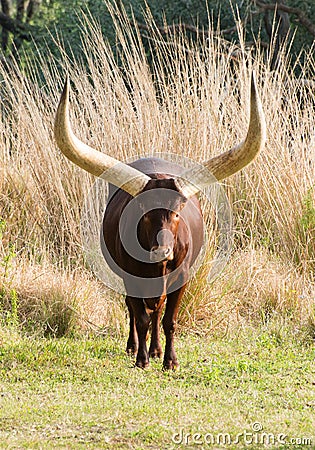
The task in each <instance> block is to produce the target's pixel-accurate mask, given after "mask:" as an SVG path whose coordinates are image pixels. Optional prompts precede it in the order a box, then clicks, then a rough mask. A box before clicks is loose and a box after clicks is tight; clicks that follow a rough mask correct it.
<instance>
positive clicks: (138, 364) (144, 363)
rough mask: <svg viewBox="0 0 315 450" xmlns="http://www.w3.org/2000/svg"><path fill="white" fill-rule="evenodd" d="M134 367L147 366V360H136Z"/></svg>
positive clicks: (144, 367)
mask: <svg viewBox="0 0 315 450" xmlns="http://www.w3.org/2000/svg"><path fill="white" fill-rule="evenodd" d="M135 367H139V369H146V368H147V367H149V361H137V362H136V365H135Z"/></svg>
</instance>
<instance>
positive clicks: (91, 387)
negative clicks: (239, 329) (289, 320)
mask: <svg viewBox="0 0 315 450" xmlns="http://www.w3.org/2000/svg"><path fill="white" fill-rule="evenodd" d="M0 339H1V340H0V342H1V345H0V371H1V373H0V379H1V382H0V447H1V448H23V449H24V448H45V449H46V448H48V449H49V448H70V449H72V448H73V449H78V448H79V449H80V448H82V449H83V448H96V449H100V448H111V449H120V448H122V449H124V448H126V449H127V448H132V449H147V448H152V449H171V448H195V447H197V448H244V447H245V446H246V445H245V443H244V434H243V433H244V432H245V431H246V432H247V433H252V436H251V434H247V435H245V439H247V440H248V439H249V440H250V439H253V445H251V446H250V448H263V445H261V444H259V442H260V441H259V439H262V434H261V433H254V432H253V430H252V426H253V424H254V423H256V422H259V423H260V424H261V425H262V426H263V432H266V433H268V434H269V433H271V434H274V435H275V439H277V435H278V434H283V435H286V436H287V440H289V439H291V438H297V439H300V438H304V439H310V440H312V442H313V444H310V441H308V442H307V444H308V445H304V446H298V445H296V446H294V445H289V443H288V442H287V446H282V447H281V446H280V444H279V443H277V441H275V445H274V446H273V448H315V433H314V430H315V414H314V412H315V367H314V357H315V351H314V348H313V347H311V346H302V345H301V344H297V343H294V342H293V339H291V340H290V339H289V340H281V339H279V337H278V336H275V335H272V334H271V333H270V332H268V331H262V332H258V331H255V332H252V331H248V332H244V333H242V335H240V336H238V337H235V338H234V339H230V338H227V337H226V338H224V339H222V338H211V337H196V336H193V335H186V336H179V337H178V338H177V345H176V347H177V349H178V354H179V357H180V361H181V368H180V370H179V371H177V372H174V373H173V372H172V373H168V372H163V371H162V370H161V362H160V361H153V362H152V363H151V366H150V368H149V369H148V370H145V371H143V370H141V369H136V368H134V367H133V361H132V360H131V359H130V358H129V357H127V356H125V354H124V347H125V342H124V341H122V340H121V339H114V338H110V337H107V338H94V339H83V338H79V339H74V338H67V339H66V338H62V339H33V338H26V337H20V336H19V335H18V334H16V333H15V332H12V333H7V332H5V333H3V334H2V335H1V334H0ZM175 433H182V434H180V435H177V434H176V435H175V442H174V441H173V440H172V438H173V436H174V434H175ZM194 433H199V434H200V437H198V436H193V434H194ZM207 433H208V434H207ZM209 433H210V434H209ZM219 433H224V434H226V433H229V434H230V436H231V439H232V443H231V445H228V444H226V445H223V441H222V439H224V437H223V436H222V435H221V438H220V439H221V441H220V442H219V444H217V445H216V446H215V445H209V444H207V443H206V442H203V444H201V442H202V440H205V439H208V440H209V442H210V440H211V435H212V436H213V437H214V438H215V439H218V436H220V435H219ZM238 434H242V436H240V438H239V441H240V442H239V443H238V444H235V443H233V442H234V441H235V439H236V437H237V435H238ZM255 439H256V441H257V442H256V441H255ZM179 441H181V443H178V442H179ZM186 442H187V445H186ZM199 442H200V443H199ZM247 442H248V441H247ZM255 442H256V443H255ZM257 443H258V444H257ZM256 444H257V445H256Z"/></svg>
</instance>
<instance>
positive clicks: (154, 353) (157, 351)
mask: <svg viewBox="0 0 315 450" xmlns="http://www.w3.org/2000/svg"><path fill="white" fill-rule="evenodd" d="M149 355H150V358H154V359H155V358H161V356H162V355H163V350H162V349H161V348H152V350H151V349H150V350H149Z"/></svg>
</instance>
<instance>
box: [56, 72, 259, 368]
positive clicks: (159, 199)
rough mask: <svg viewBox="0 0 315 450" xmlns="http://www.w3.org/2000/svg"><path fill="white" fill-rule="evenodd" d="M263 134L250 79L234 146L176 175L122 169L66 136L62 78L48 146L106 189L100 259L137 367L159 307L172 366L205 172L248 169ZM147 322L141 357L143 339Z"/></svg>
mask: <svg viewBox="0 0 315 450" xmlns="http://www.w3.org/2000/svg"><path fill="white" fill-rule="evenodd" d="M265 128H266V127H265V118H264V114H263V111H262V107H261V102H260V98H259V96H258V93H257V89H256V83H255V78H254V75H252V79H251V93H250V120H249V127H248V132H247V136H246V138H245V140H244V141H243V142H242V143H241V144H239V145H237V146H235V147H233V148H232V149H230V150H228V151H225V152H223V153H222V154H220V155H218V156H216V157H214V158H212V159H210V160H209V161H206V162H204V167H205V168H206V169H207V170H205V171H203V170H202V169H200V167H199V168H197V169H196V168H192V169H186V171H184V170H183V169H181V168H180V167H178V166H174V165H173V164H171V163H169V162H166V161H164V160H162V159H158V158H144V159H140V160H137V161H135V162H133V163H132V164H128V165H127V164H124V163H122V162H120V161H118V160H116V159H114V158H113V157H111V156H108V155H106V154H104V153H102V152H99V151H97V150H95V149H93V148H91V147H89V146H88V145H86V144H84V143H83V142H81V141H80V140H79V139H78V138H77V137H76V136H75V135H74V134H73V132H72V129H71V125H70V121H69V81H68V79H67V81H66V84H65V87H64V90H63V92H62V95H61V99H60V103H59V106H58V110H57V114H56V119H55V128H54V133H55V139H56V141H57V144H58V146H59V148H60V150H61V151H62V152H63V153H64V155H65V156H66V157H67V158H69V159H70V160H71V161H72V162H73V163H75V164H77V165H78V166H80V167H81V168H83V169H85V170H86V171H88V172H90V173H91V174H93V175H95V176H98V177H100V176H101V177H102V178H104V179H105V180H106V181H107V182H108V183H110V188H111V194H110V198H109V201H108V204H107V206H106V211H105V215H104V219H103V227H102V232H101V242H102V252H103V255H104V257H105V259H106V261H107V263H108V265H109V267H110V268H111V269H112V270H113V271H114V272H115V273H116V274H118V275H119V276H120V277H121V278H122V279H123V281H124V285H125V289H126V293H127V295H126V304H127V307H128V310H129V314H130V334H129V338H128V342H127V352H128V353H130V354H135V355H137V357H136V365H137V366H138V367H142V368H144V367H146V366H148V364H149V356H151V357H156V356H159V357H160V356H161V355H162V348H161V344H160V339H159V329H160V318H161V313H162V309H163V305H164V303H166V308H165V314H164V317H163V329H164V333H165V337H166V345H165V352H164V362H163V367H164V368H165V369H175V368H177V367H178V361H177V357H176V353H175V350H174V344H173V341H174V331H175V327H176V318H177V313H178V309H179V305H180V301H181V298H182V296H183V294H184V291H185V287H186V283H187V280H188V274H189V269H190V267H191V266H192V264H193V263H194V261H195V259H196V257H197V255H198V253H199V252H200V249H201V246H202V242H203V221H202V216H201V211H200V207H199V202H198V199H197V197H196V194H197V193H198V192H199V191H200V190H201V189H202V188H204V187H206V186H207V185H209V184H210V183H212V182H213V178H212V177H209V176H207V173H211V174H212V175H213V177H215V179H216V180H222V179H223V178H226V177H228V176H230V175H232V174H234V173H235V172H238V171H239V170H241V169H242V168H243V167H245V166H246V165H247V164H249V163H250V162H251V161H252V160H253V159H254V158H255V157H256V155H257V154H258V153H259V151H260V149H261V148H262V147H263V145H264V142H265ZM171 166H172V167H171ZM170 173H171V174H172V176H170V175H169V174H170ZM174 174H175V175H174ZM151 321H152V336H151V345H150V348H149V351H148V350H147V344H146V339H147V333H148V329H149V324H150V322H151Z"/></svg>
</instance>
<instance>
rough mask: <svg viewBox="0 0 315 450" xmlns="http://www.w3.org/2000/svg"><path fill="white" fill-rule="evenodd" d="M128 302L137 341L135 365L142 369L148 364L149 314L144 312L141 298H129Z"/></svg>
mask: <svg viewBox="0 0 315 450" xmlns="http://www.w3.org/2000/svg"><path fill="white" fill-rule="evenodd" d="M130 304H131V307H132V310H133V314H134V317H135V322H136V330H137V334H138V341H139V347H138V353H137V359H136V366H137V367H141V368H142V369H144V368H145V367H147V366H148V365H149V355H148V350H147V334H148V330H149V324H150V316H149V314H148V313H147V312H146V309H145V306H144V302H143V299H140V298H132V299H131V298H130Z"/></svg>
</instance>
